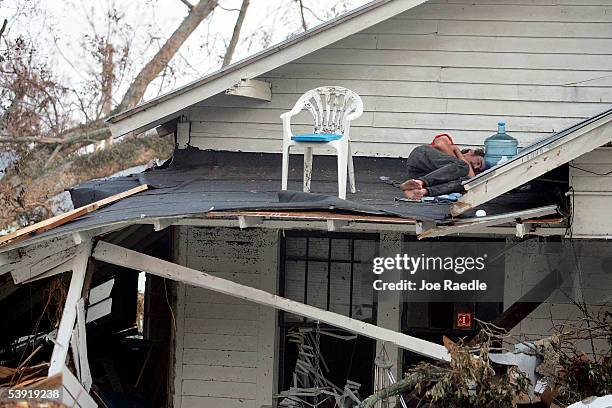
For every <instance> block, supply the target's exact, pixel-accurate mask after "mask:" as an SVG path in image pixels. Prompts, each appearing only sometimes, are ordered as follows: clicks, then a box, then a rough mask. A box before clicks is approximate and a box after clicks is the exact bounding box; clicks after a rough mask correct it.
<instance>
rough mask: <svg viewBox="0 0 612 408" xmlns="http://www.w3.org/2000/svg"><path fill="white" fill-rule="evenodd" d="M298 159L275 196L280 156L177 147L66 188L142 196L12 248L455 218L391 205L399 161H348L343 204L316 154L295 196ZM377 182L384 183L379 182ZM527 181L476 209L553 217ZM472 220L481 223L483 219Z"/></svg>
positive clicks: (94, 195) (555, 200) (96, 195)
mask: <svg viewBox="0 0 612 408" xmlns="http://www.w3.org/2000/svg"><path fill="white" fill-rule="evenodd" d="M300 159H301V157H300V156H293V157H292V158H291V161H290V175H289V176H290V177H289V179H290V181H289V188H290V189H292V190H290V191H279V190H280V185H281V183H280V169H281V166H280V162H281V156H280V155H279V154H263V153H240V152H218V151H201V150H198V149H186V150H177V151H176V152H175V156H174V158H173V159H172V161H169V162H168V163H166V164H164V165H163V166H161V167H159V168H155V169H151V170H149V171H145V172H143V173H138V174H133V175H130V176H127V177H118V178H113V179H107V180H93V181H89V182H86V183H84V184H81V185H79V186H77V187H75V188H73V189H72V190H71V195H72V199H73V202H74V205H75V207H81V206H84V205H87V204H89V203H92V202H98V200H102V199H106V198H108V197H111V196H114V195H115V194H118V193H122V192H126V191H128V190H131V189H133V188H135V187H138V186H144V185H145V184H146V185H148V186H149V188H148V189H147V190H145V191H141V192H139V193H137V194H134V195H130V196H127V197H125V198H122V199H121V200H119V201H116V202H113V203H112V204H110V205H107V206H105V207H103V208H98V209H96V210H95V211H92V212H89V213H87V214H84V215H81V216H80V217H79V218H77V219H75V220H74V221H71V222H68V223H66V224H63V225H60V226H56V227H54V228H51V229H49V230H48V231H45V232H42V233H40V234H38V235H35V236H33V237H31V238H29V239H27V240H25V241H22V242H19V243H18V246H26V245H29V244H31V243H34V242H39V241H44V240H48V239H51V238H54V237H60V236H65V235H67V234H71V233H75V232H80V231H88V230H94V229H96V228H101V227H108V226H113V225H114V226H119V225H122V224H123V225H128V224H143V223H150V224H154V222H155V221H156V220H159V219H160V218H171V217H173V218H187V217H192V218H193V217H196V218H197V217H200V218H202V217H205V218H208V219H213V218H216V219H218V218H222V217H229V216H230V215H231V214H232V213H233V214H235V217H234V218H236V217H238V216H241V217H250V218H252V219H253V218H254V219H257V218H261V217H263V216H264V214H267V216H268V217H273V218H276V219H284V220H303V221H304V220H315V219H316V220H324V221H329V222H331V223H339V224H342V223H348V222H349V221H352V222H370V223H379V224H383V223H394V224H412V225H413V229H414V224H415V223H417V222H419V223H426V224H427V227H428V228H432V227H435V226H444V225H448V224H452V223H454V222H456V221H457V220H456V219H451V218H449V216H448V214H449V209H450V204H445V203H419V202H406V201H400V200H398V198H401V197H402V192H401V191H400V190H399V188H397V187H395V186H393V185H391V184H389V182H390V181H393V180H397V181H403V177H404V176H405V170H404V168H405V167H404V166H405V163H404V160H402V159H390V158H372V157H357V158H355V171H356V180H357V189H358V192H357V193H356V194H350V195H349V197H348V200H341V199H339V198H337V197H336V195H337V177H336V162H335V157H331V156H315V162H314V166H313V167H314V171H313V182H312V191H313V192H314V193H303V192H301V191H300V190H301V187H302V181H301V177H302V174H303V173H302V160H300ZM381 177H383V178H388V179H389V181H387V182H385V181H383V180H381ZM534 183H536V184H537V185H536V186H533V188H531V189H529V190H526V191H515V192H513V193H512V194H505V195H503V196H501V197H497V198H496V199H494V200H491V201H489V202H488V203H486V204H484V205H482V206H480V207H478V209H483V210H485V211H486V213H487V216H489V217H491V216H493V217H494V216H496V215H499V214H508V213H517V212H518V213H517V214H519V215H517V216H516V217H515V218H516V219H527V218H526V217H527V216H529V218H536V217H539V216H541V215H551V214H554V213H556V211H555V210H554V208H556V207H555V206H556V205H559V204H561V203H562V200H563V197H562V193H563V191H561V190H559V191H556V190H555V189H557V187H556V183H547V182H539V181H535V182H534ZM555 191H556V193H555ZM557 193H558V194H557ZM551 205H552V207H550V206H551ZM541 207H546V208H548V209H547V210H546V212H545V213H541V212H537V214H539V215H535V216H534V215H533V214H536V213H533V212H526V213H525V214H524V216H521V215H520V212H521V211H524V210H532V209H534V208H541ZM550 208H552V210H551V209H550ZM476 210H477V209H476V208H475V209H473V210H471V211H469V212H466V213H465V214H464V215H463V218H464V219H467V222H468V223H469V222H470V221H469V219H470V217H474V213H475V211H476ZM553 218H555V216H553ZM558 218H559V217H558V216H556V219H558ZM478 220H479V221H481V220H482V221H484V220H483V219H482V218H478ZM495 220H496V219H493V221H495ZM513 220H514V219H510V220H509V221H506V222H510V221H513ZM499 224H500V222H497V225H499ZM491 225H495V223H493V224H491ZM330 228H332V229H333V228H334V226H333V225H331V227H330ZM417 232H419V229H417ZM7 247H8V248H11V249H12V248H14V247H15V245H11V244H10V243H9V245H3V246H1V247H0V252H4V251H5V250H6V249H7Z"/></svg>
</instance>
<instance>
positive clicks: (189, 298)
mask: <svg viewBox="0 0 612 408" xmlns="http://www.w3.org/2000/svg"><path fill="white" fill-rule="evenodd" d="M184 230H185V231H184V234H183V235H184V237H185V240H184V241H182V252H183V253H184V254H185V255H184V258H183V261H184V264H185V265H187V266H189V267H192V268H196V269H199V270H202V271H206V272H207V273H211V274H213V275H215V276H219V277H222V278H225V279H230V280H232V281H235V282H238V283H241V284H246V285H249V286H253V287H261V288H262V289H265V290H268V291H270V292H276V279H277V276H276V272H277V260H276V257H275V256H273V255H274V253H275V251H276V250H277V245H278V237H277V234H276V233H275V232H274V231H267V230H266V231H263V230H239V229H229V228H197V227H186V228H184ZM183 287H184V289H183V302H184V313H183V316H182V327H183V329H182V333H181V336H182V338H183V340H182V343H181V344H182V350H181V353H182V358H181V360H179V361H177V364H179V365H180V367H181V369H180V370H177V372H179V371H180V373H181V374H180V375H181V378H180V379H179V382H180V390H181V391H180V393H181V394H180V401H181V404H182V405H180V407H181V408H185V407H190V406H223V407H226V406H227V407H232V406H236V407H249V408H251V407H255V408H258V407H260V406H263V405H271V404H272V402H273V400H272V395H273V394H274V392H275V391H274V388H275V384H276V380H275V378H276V373H275V368H276V367H275V364H276V362H275V361H276V360H275V344H276V311H274V310H272V309H269V308H265V307H261V306H258V305H254V304H253V303H250V302H247V301H244V300H241V299H238V298H234V297H229V296H226V295H223V294H219V293H216V292H212V291H209V290H205V289H201V288H196V287H193V286H189V285H183ZM198 404H203V405H198ZM207 404H212V405H207Z"/></svg>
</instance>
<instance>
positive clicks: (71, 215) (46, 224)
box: [0, 184, 149, 246]
mask: <svg viewBox="0 0 612 408" xmlns="http://www.w3.org/2000/svg"><path fill="white" fill-rule="evenodd" d="M148 188H149V186H148V185H147V184H143V185H141V186H138V187H134V188H132V189H130V190H127V191H124V192H122V193H119V194H115V195H112V196H110V197H106V198H103V199H102V200H98V201H96V202H93V203H91V204H87V205H84V206H82V207H79V208H75V209H74V210H72V211H68V212H67V213H64V214H60V215H56V216H55V217H51V218H48V219H46V220H44V221H41V222H37V223H36V224H33V225H29V226H27V227H25V228H21V229H19V230H17V231H15V232H12V233H10V234H6V235H4V236H2V237H0V246H2V245H7V244H8V243H12V244H14V243H16V242H19V241H22V240H24V239H26V238H28V237H30V236H32V235H36V234H40V233H42V232H45V231H47V230H50V229H52V228H55V227H59V226H60V225H63V224H66V223H67V222H69V221H72V220H74V219H75V218H78V217H80V216H82V215H85V214H88V213H90V212H92V211H95V210H97V209H98V208H101V207H104V206H105V205H108V204H112V203H114V202H116V201H119V200H122V199H124V198H126V197H129V196H131V195H134V194H136V193H140V192H141V191H144V190H146V189H148Z"/></svg>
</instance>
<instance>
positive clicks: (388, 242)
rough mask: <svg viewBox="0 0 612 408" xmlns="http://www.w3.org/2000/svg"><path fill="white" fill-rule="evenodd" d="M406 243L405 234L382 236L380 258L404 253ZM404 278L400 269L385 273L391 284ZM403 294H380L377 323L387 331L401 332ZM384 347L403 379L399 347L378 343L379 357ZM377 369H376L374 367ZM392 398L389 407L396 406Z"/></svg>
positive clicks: (393, 368) (394, 367)
mask: <svg viewBox="0 0 612 408" xmlns="http://www.w3.org/2000/svg"><path fill="white" fill-rule="evenodd" d="M403 250H404V242H403V234H401V233H399V232H388V233H382V234H380V247H379V256H381V257H395V256H396V255H397V254H401V253H403ZM401 278H402V276H401V275H400V271H399V270H398V269H392V270H388V271H386V272H385V280H388V281H390V282H399V280H400V279H401ZM401 301H402V299H401V293H400V292H399V291H396V290H382V291H380V292H378V307H377V308H376V312H377V316H376V323H377V324H378V325H379V326H381V327H384V328H386V329H390V330H395V331H400V330H401V321H400V319H401V315H402V313H401V312H402V311H401ZM383 345H384V347H385V351H386V352H387V355H388V357H389V363H391V364H393V366H392V367H391V372H392V373H393V376H394V377H395V379H396V380H397V379H400V378H402V363H401V352H400V350H399V349H398V348H397V346H395V345H392V344H385V342H382V341H377V342H376V356H377V357H378V356H379V355H380V353H381V351H382V348H383ZM374 369H376V367H374ZM394 400H395V398H392V401H391V404H390V405H389V406H395V405H394V404H393V401H394Z"/></svg>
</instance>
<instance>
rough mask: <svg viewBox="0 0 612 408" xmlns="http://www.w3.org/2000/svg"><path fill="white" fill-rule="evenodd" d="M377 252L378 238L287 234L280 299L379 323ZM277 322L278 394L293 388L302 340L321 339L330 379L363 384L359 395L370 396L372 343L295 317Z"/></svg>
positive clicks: (288, 315)
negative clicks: (374, 263)
mask: <svg viewBox="0 0 612 408" xmlns="http://www.w3.org/2000/svg"><path fill="white" fill-rule="evenodd" d="M377 253H378V235H377V234H342V233H317V232H296V231H291V232H289V231H287V232H285V238H284V239H283V241H282V246H281V273H280V285H279V292H280V295H281V296H284V297H287V298H289V299H292V300H295V301H298V302H301V303H305V304H308V305H312V306H315V307H318V308H321V309H324V310H329V311H332V312H335V313H339V314H341V315H344V316H349V317H352V318H354V319H358V320H362V321H366V322H369V323H373V324H375V323H376V298H375V293H374V291H373V289H372V281H373V275H372V259H373V258H374V257H376V256H377ZM279 324H280V329H281V330H280V331H281V347H280V359H279V360H280V361H279V364H280V370H279V383H280V384H279V390H288V389H289V388H290V387H293V386H294V382H295V378H294V376H293V374H294V370H295V367H296V361H297V360H298V357H299V356H298V348H299V342H300V341H302V340H301V339H302V338H303V337H304V336H306V337H309V339H308V340H307V345H310V344H312V343H313V341H314V339H315V338H317V340H316V341H314V342H315V343H316V342H317V341H318V344H319V347H320V353H321V356H322V357H323V359H324V360H325V363H326V364H325V365H326V366H327V369H328V370H326V369H325V367H321V368H322V374H323V375H324V376H325V378H326V379H328V380H329V381H331V382H333V383H334V384H335V385H336V386H338V387H340V388H344V385H345V384H346V381H347V380H350V381H354V382H357V383H360V384H361V387H360V388H359V394H360V395H361V396H367V395H369V393H371V392H372V389H373V361H374V357H375V356H374V353H375V342H374V341H373V340H371V339H368V338H365V337H362V336H355V335H352V334H351V333H348V332H346V331H344V330H341V329H337V328H334V327H331V326H329V325H326V324H323V323H320V324H318V323H317V322H313V321H312V320H309V319H306V318H303V317H301V316H298V315H294V314H291V313H285V312H281V313H280V314H279ZM299 358H302V357H299ZM298 385H299V384H298Z"/></svg>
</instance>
